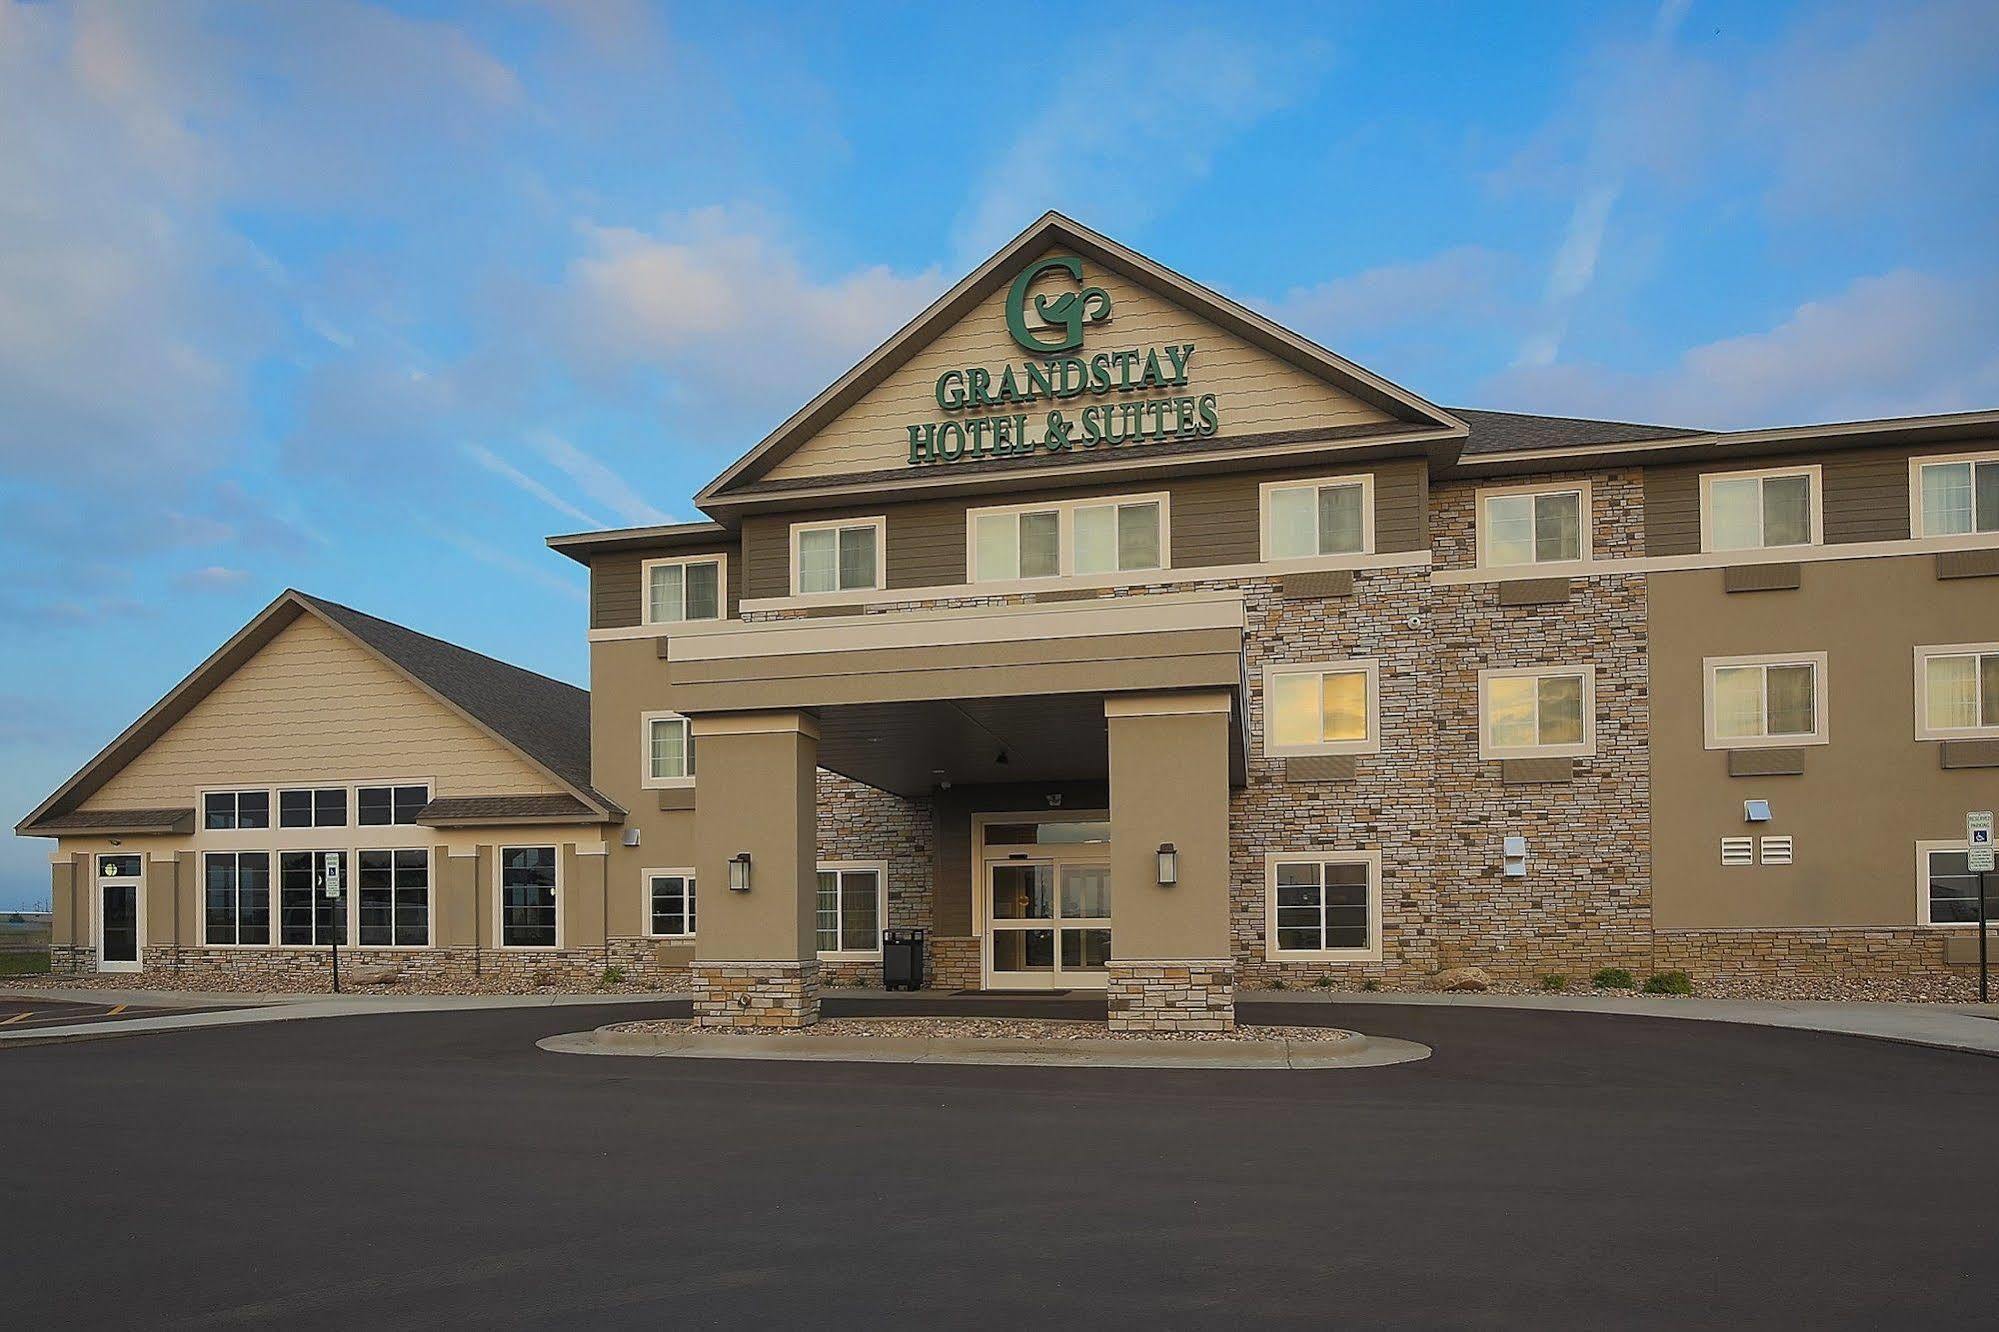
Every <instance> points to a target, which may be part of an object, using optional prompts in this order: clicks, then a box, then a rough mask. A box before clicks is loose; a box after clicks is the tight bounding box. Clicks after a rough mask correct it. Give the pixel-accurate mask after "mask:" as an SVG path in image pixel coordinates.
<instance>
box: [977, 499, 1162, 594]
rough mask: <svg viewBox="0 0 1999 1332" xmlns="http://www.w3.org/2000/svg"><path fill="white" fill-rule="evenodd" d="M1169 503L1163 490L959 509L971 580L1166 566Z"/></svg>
mask: <svg viewBox="0 0 1999 1332" xmlns="http://www.w3.org/2000/svg"><path fill="white" fill-rule="evenodd" d="M1167 507H1168V502H1167V497H1166V496H1165V495H1163V494H1157V495H1122V496H1118V497H1116V498H1107V499H1086V500H1060V501H1054V502H1050V503H1047V504H1013V505H1006V506H1004V507H1000V508H991V509H973V510H971V511H969V512H968V513H967V514H966V516H965V521H966V527H967V532H966V541H967V545H968V548H969V550H970V552H971V553H970V557H969V562H970V569H969V570H968V572H969V574H970V576H971V581H972V582H975V583H993V582H1014V581H1016V580H1019V579H1028V578H1069V577H1098V576H1102V575H1106V574H1119V573H1139V572H1144V571H1146V570H1151V569H1162V568H1165V567H1166V563H1167V545H1168V535H1167V526H1168V518H1167Z"/></svg>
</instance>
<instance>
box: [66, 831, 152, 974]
mask: <svg viewBox="0 0 1999 1332" xmlns="http://www.w3.org/2000/svg"><path fill="white" fill-rule="evenodd" d="M106 856H121V857H123V856H131V857H133V858H134V859H136V860H137V861H138V862H139V877H138V878H137V879H124V878H106V877H105V874H104V868H103V862H104V858H105V857H106ZM90 871H91V872H90V882H91V894H90V910H91V914H92V915H93V916H95V917H96V921H95V924H96V928H95V929H94V930H93V931H92V943H93V944H94V945H95V949H96V953H97V969H98V970H99V971H114V972H130V971H140V970H143V969H144V968H145V965H146V856H145V853H144V852H137V853H134V852H129V851H99V852H94V853H92V855H91V857H90ZM127 883H129V884H131V885H132V960H131V961H130V962H107V961H105V960H104V889H105V887H106V886H107V885H110V884H116V885H118V886H120V887H123V886H124V885H125V884H127ZM71 937H72V938H74V937H75V936H74V935H72V936H71Z"/></svg>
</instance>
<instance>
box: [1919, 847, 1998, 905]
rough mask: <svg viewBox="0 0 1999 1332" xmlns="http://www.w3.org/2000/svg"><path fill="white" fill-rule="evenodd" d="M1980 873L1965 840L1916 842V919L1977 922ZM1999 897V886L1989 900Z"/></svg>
mask: <svg viewBox="0 0 1999 1332" xmlns="http://www.w3.org/2000/svg"><path fill="white" fill-rule="evenodd" d="M1979 879H1980V876H1979V875H1978V874H1977V873H1975V872H1974V871H1973V870H1972V868H1971V852H1970V850H1969V849H1968V848H1967V847H1966V846H1965V844H1964V843H1963V842H1918V843H1917V844H1916V919H1917V920H1919V921H1920V922H1922V923H1923V924H1925V925H1976V924H1978V889H1979ZM1991 897H1999V885H1995V886H1994V888H1992V889H1991V890H1989V892H1988V899H1989V898H1991Z"/></svg>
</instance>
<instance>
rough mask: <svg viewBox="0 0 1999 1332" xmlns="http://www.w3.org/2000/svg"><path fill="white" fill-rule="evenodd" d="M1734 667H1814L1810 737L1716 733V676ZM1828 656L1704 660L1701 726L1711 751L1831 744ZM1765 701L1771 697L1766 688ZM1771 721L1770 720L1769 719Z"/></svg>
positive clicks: (1768, 655) (1799, 654)
mask: <svg viewBox="0 0 1999 1332" xmlns="http://www.w3.org/2000/svg"><path fill="white" fill-rule="evenodd" d="M1730 666H1810V667H1812V668H1813V675H1812V726H1813V730H1812V733H1811V734H1810V735H1762V736H1730V737H1726V738H1724V737H1722V736H1719V735H1716V734H1715V724H1714V676H1715V672H1716V671H1718V670H1723V669H1726V668H1727V667H1730ZM1829 697H1830V693H1829V690H1828V687H1827V680H1826V654H1825V653H1823V652H1763V653H1756V654H1753V655H1750V656H1746V657H1703V658H1701V727H1702V731H1703V732H1704V734H1705V737H1706V747H1707V748H1709V749H1794V748H1796V747H1798V746H1800V745H1823V744H1828V743H1830V742H1831V726H1832V718H1831V716H1830V715H1829V712H1830V709H1829V708H1828V706H1827V700H1828V698H1829ZM1764 698H1765V700H1766V701H1767V699H1768V698H1769V693H1768V686H1767V685H1766V686H1765V693H1764ZM1766 720H1767V719H1766Z"/></svg>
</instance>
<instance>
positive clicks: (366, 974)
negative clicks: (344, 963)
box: [347, 966, 403, 985]
mask: <svg viewBox="0 0 1999 1332" xmlns="http://www.w3.org/2000/svg"><path fill="white" fill-rule="evenodd" d="M402 978H403V973H402V969H401V968H400V967H388V966H383V967H370V966H357V967H349V968H348V971H347V979H348V981H349V982H350V983H351V984H354V985H392V984H394V983H395V982H397V981H399V980H401V979H402Z"/></svg>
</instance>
